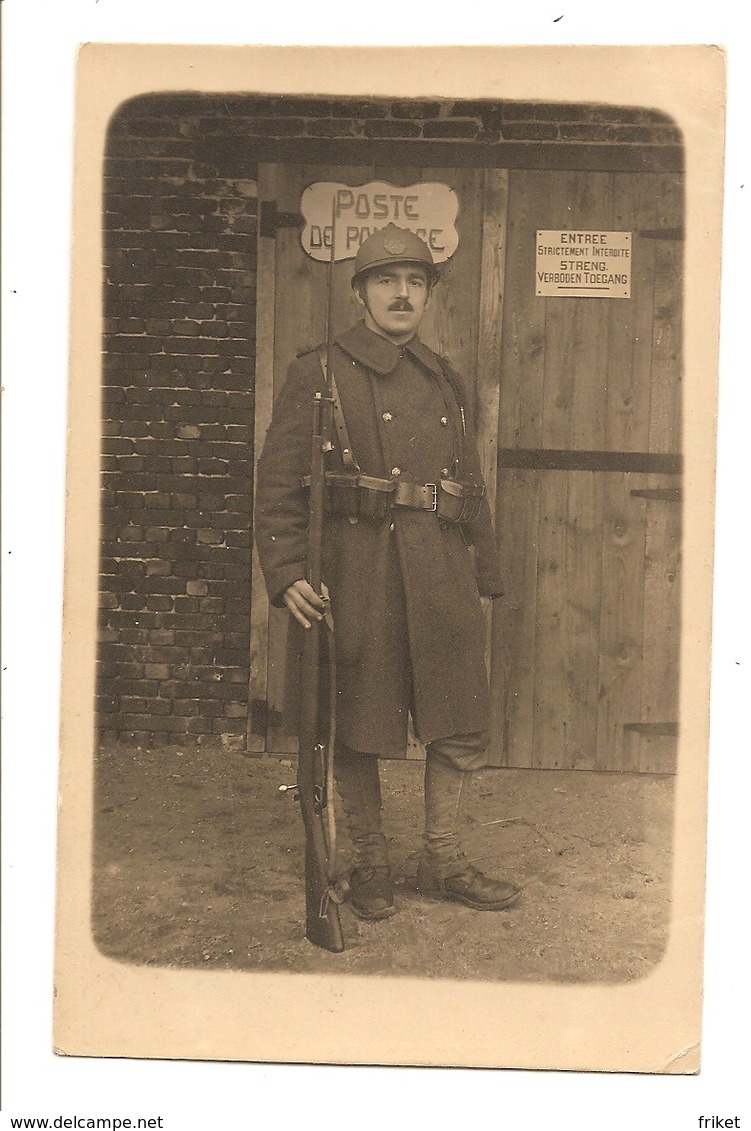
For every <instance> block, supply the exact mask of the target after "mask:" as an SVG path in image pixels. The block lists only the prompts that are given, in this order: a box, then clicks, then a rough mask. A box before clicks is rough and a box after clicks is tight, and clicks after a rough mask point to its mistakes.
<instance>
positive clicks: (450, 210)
mask: <svg viewBox="0 0 751 1131" xmlns="http://www.w3.org/2000/svg"><path fill="white" fill-rule="evenodd" d="M300 211H301V212H302V215H303V218H304V220H305V227H304V229H303V231H302V233H301V235H300V242H301V243H302V249H303V251H304V252H305V254H306V255H309V256H310V257H311V258H312V259H317V260H319V261H320V262H326V263H327V262H328V261H329V259H330V258H331V242H332V230H333V234H334V259H335V260H336V261H339V260H342V259H354V257H355V256H356V255H357V249H358V248H359V246H360V244H361V243H362V242H363V240H366V239H367V238H368V236H370V235H372V234H373V232H377V231H378V229H379V228H385V227H386V225H387V224H391V223H393V224H396V225H397V226H398V227H400V228H406V229H408V230H409V231H411V232H415V233H416V234H417V235H418V236H420V238H421V239H423V240H425V243H426V244H427V245H428V247H429V248H430V250H431V252H432V253H433V259H434V261H435V262H436V263H443V262H445V260H447V259H450V258H451V256H452V255H453V254H454V252H455V251H456V249H457V247H458V246H459V233H458V232H457V230H456V216H457V212H458V211H459V199H458V197H457V195H456V193H455V191H454V190H453V189H452V188H449V186H448V185H443V184H439V183H438V182H425V183H422V184H416V185H409V186H408V187H407V188H400V187H397V186H396V185H390V184H387V182H385V181H371V182H370V183H369V184H367V185H357V186H354V187H353V186H350V185H344V184H339V183H338V182H335V181H319V182H317V183H316V184H313V185H308V187H307V188H306V189H305V191H304V192H303V194H302V197H301V199H300Z"/></svg>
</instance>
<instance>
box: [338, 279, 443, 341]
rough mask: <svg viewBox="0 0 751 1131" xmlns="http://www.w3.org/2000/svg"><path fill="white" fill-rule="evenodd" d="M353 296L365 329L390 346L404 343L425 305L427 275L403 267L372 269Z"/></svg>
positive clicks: (417, 323) (428, 289)
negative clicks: (390, 342)
mask: <svg viewBox="0 0 751 1131" xmlns="http://www.w3.org/2000/svg"><path fill="white" fill-rule="evenodd" d="M356 294H357V301H358V302H359V303H360V305H361V306H364V307H365V325H366V326H367V327H368V329H370V330H374V331H375V333H376V334H380V335H381V337H384V338H390V339H391V341H393V342H397V343H399V342H407V341H409V339H410V338H411V337H412V336H413V335H414V333H415V331H416V330H417V327H418V325H419V324H420V319H421V318H422V316H423V313H424V312H425V307H426V306H427V305H428V300H429V298H430V285H429V283H428V273H427V271H425V270H424V268H422V267H415V266H413V265H411V264H404V263H402V264H399V263H396V264H389V265H388V266H386V267H376V268H374V270H373V271H369V272H368V274H367V275H366V276H365V279H364V280H363V282H362V283H361V284H360V287H359V288H358V290H357V292H356Z"/></svg>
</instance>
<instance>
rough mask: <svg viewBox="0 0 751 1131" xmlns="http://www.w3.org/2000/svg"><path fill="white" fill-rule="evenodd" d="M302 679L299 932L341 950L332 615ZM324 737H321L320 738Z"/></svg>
mask: <svg viewBox="0 0 751 1131" xmlns="http://www.w3.org/2000/svg"><path fill="white" fill-rule="evenodd" d="M335 226H336V204H335V203H334V207H333V209H332V222H331V257H330V261H329V280H328V285H329V295H328V310H327V316H326V363H325V365H322V366H321V368H322V370H323V372H324V379H325V382H326V393H327V394H328V391H329V389H328V374H329V371H330V370H329V360H330V352H331V310H332V282H333V265H334V230H335ZM333 403H334V402H333V399H332V398H331V397H330V396H328V395H322V394H321V393H316V396H315V398H314V401H313V426H312V430H311V445H310V499H309V519H308V567H307V578H306V580H307V581H308V583H309V584H310V586H311V587H312V589H313V591H314V592H315V593H319V594H320V592H321V581H322V578H321V541H322V534H323V495H324V460H325V455H326V453H327V452H329V451H331V450H332V447H333V445H332V443H331V432H332V420H333ZM323 634H326V635H327V643H328V648H329V682H330V686H331V703H330V710H329V719H328V726H327V725H326V722H325V721H324V718H323V711H322V705H321V647H322V637H323ZM303 636H304V644H303V654H302V678H301V686H300V726H299V736H300V753H299V759H298V769H297V788H298V794H299V798H300V808H301V811H302V819H303V825H304V828H305V924H306V929H305V934H306V937H307V938H308V939H309V940H310V942H312V943H314V944H315V945H316V946H320V947H323V948H324V949H325V950H332V951H335V952H337V953H338V952H340V951H342V950H344V936H343V933H342V926H341V921H340V918H339V907H338V904H339V903H340V902H341V900H342V895H341V893H340V891H339V890H338V889H337V887H336V886H335V885H334V883H333V881H332V877H331V867H332V865H333V861H334V857H335V855H336V826H335V823H334V812H333V797H332V793H331V790H332V787H333V750H334V742H335V718H334V710H333V708H334V705H335V701H336V700H335V687H334V656H333V651H334V650H333V623H332V621H331V618H330V615H329V614H327V615H326V618H325V619H324V620H321V621H314V622H313V623H312V624H311V626H310V628H309V629H308V630H307V631H306V632H305V633H304V634H303ZM324 736H326V741H325V742H324V741H322V739H323V738H324Z"/></svg>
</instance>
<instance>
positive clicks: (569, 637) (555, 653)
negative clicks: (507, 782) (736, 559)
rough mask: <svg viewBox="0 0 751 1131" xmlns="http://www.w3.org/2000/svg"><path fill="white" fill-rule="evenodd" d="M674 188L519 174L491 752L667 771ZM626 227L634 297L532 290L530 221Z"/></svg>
mask: <svg viewBox="0 0 751 1131" xmlns="http://www.w3.org/2000/svg"><path fill="white" fill-rule="evenodd" d="M682 199H683V198H682V182H681V179H680V178H679V177H678V176H675V175H658V174H632V173H628V174H627V173H600V172H597V173H592V172H575V173H569V172H553V171H521V170H519V171H512V173H511V174H510V181H509V208H508V255H507V261H506V287H507V298H506V302H505V304H504V319H503V335H502V342H503V345H502V356H501V365H500V382H501V397H500V430H499V458H498V463H499V480H498V495H497V512H496V513H497V525H498V529H499V533H500V538H501V546H502V551H501V553H502V564H503V568H504V572H505V575H506V578H507V593H506V597H505V598H504V600H503V601H501V602H497V603H496V608H495V610H494V623H493V635H492V659H493V670H492V686H493V711H494V713H493V724H492V735H493V760H494V761H495V762H496V763H497V764H503V765H510V766H532V767H534V766H539V767H545V768H555V767H562V768H581V769H607V770H641V771H653V772H660V771H671V770H672V769H673V766H674V762H675V751H676V735H677V693H678V632H679V588H680V586H679V555H680V519H681V512H680V478H679V472H680V466H681V465H680V456H679V455H678V452H679V450H680V389H681V385H680V381H681V365H680V340H681V290H680V288H681V264H682V244H681V242H680V241H681V229H682ZM563 228H570V229H590V230H592V229H602V230H617V231H631V232H632V233H633V240H632V254H633V268H632V293H631V298H630V299H596V298H565V297H557V298H538V297H536V296H535V286H534V267H535V264H534V255H535V231H536V230H537V229H563Z"/></svg>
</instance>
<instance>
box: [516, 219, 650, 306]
mask: <svg viewBox="0 0 751 1131" xmlns="http://www.w3.org/2000/svg"><path fill="white" fill-rule="evenodd" d="M535 294H537V295H539V296H548V297H551V296H559V297H560V296H564V297H566V298H631V232H593V231H590V232H572V231H563V232H560V231H538V232H537V247H536V253H535Z"/></svg>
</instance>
